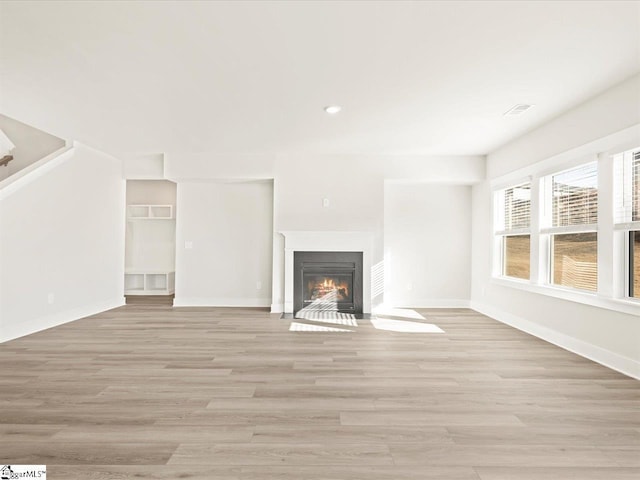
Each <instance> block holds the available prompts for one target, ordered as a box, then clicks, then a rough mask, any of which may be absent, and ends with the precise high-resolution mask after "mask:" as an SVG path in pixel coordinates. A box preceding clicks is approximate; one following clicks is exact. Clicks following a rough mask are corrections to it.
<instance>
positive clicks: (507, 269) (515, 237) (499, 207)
mask: <svg viewBox="0 0 640 480" xmlns="http://www.w3.org/2000/svg"><path fill="white" fill-rule="evenodd" d="M496 213H497V217H496V232H495V233H496V240H497V242H498V250H499V252H500V255H499V257H500V267H499V268H500V274H501V275H502V276H505V277H512V278H519V279H523V280H529V277H530V275H531V273H530V270H531V268H530V266H531V265H530V262H531V260H530V256H531V182H526V183H521V184H519V185H514V186H512V187H509V188H505V189H503V190H499V191H498V192H496Z"/></svg>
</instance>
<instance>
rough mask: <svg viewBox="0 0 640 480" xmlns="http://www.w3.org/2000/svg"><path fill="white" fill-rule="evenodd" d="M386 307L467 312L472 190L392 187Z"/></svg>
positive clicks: (387, 194) (387, 209)
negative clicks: (455, 309) (434, 308)
mask: <svg viewBox="0 0 640 480" xmlns="http://www.w3.org/2000/svg"><path fill="white" fill-rule="evenodd" d="M384 249H385V255H384V259H385V275H386V281H385V303H386V304H389V305H391V306H395V307H445V306H446V307H465V306H468V305H469V298H470V288H471V271H470V268H469V265H470V263H471V187H470V186H462V185H440V184H428V183H421V184H410V183H393V182H387V183H386V184H385V190H384Z"/></svg>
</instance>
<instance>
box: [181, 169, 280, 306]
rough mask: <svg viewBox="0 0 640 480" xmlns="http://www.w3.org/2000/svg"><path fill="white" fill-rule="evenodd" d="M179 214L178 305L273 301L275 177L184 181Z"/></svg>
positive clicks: (251, 303)
mask: <svg viewBox="0 0 640 480" xmlns="http://www.w3.org/2000/svg"><path fill="white" fill-rule="evenodd" d="M176 217H177V218H176V221H177V249H176V297H175V301H174V305H175V306H189V305H219V306H263V307H264V306H269V305H270V304H271V277H272V239H273V183H272V182H271V181H246V182H240V181H238V182H233V183H220V182H180V183H178V199H177V215H176ZM185 242H191V245H192V248H185ZM258 282H260V288H258Z"/></svg>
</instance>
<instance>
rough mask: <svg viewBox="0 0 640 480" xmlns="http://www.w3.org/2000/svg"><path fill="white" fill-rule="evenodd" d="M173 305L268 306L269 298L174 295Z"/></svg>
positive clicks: (269, 304) (269, 303)
mask: <svg viewBox="0 0 640 480" xmlns="http://www.w3.org/2000/svg"><path fill="white" fill-rule="evenodd" d="M173 306H174V307H270V306H271V299H270V298H213V297H175V298H174V300H173Z"/></svg>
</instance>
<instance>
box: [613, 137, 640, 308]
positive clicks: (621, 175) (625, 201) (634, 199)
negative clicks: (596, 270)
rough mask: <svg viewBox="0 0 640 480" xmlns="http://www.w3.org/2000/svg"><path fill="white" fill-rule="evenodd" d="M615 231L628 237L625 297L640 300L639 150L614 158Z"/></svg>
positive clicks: (626, 245)
mask: <svg viewBox="0 0 640 480" xmlns="http://www.w3.org/2000/svg"><path fill="white" fill-rule="evenodd" d="M614 162H615V163H614V165H615V186H614V190H615V217H614V219H615V224H616V225H615V228H616V230H617V231H622V232H624V236H625V255H624V260H625V269H624V270H625V273H626V275H625V276H626V278H627V281H626V288H625V290H626V292H625V296H626V297H631V298H640V149H635V150H629V151H627V152H624V153H621V154H619V155H616V156H615V157H614Z"/></svg>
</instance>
